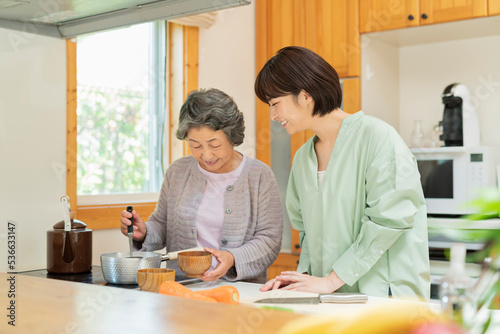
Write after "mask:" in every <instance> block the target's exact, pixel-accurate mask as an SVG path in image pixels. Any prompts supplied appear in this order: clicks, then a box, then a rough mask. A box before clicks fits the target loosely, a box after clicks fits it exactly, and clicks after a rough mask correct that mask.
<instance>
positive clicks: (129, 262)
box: [101, 247, 204, 284]
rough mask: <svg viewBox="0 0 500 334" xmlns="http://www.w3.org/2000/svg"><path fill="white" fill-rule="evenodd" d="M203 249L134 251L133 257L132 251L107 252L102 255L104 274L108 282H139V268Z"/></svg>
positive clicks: (151, 266) (156, 266)
mask: <svg viewBox="0 0 500 334" xmlns="http://www.w3.org/2000/svg"><path fill="white" fill-rule="evenodd" d="M203 250H204V249H203V247H196V248H189V249H185V250H181V251H178V252H170V253H167V254H160V253H156V252H133V254H132V255H133V257H131V256H130V252H119V253H106V254H102V255H101V270H102V275H103V276H104V279H105V280H106V282H108V283H113V284H137V270H139V269H146V268H160V265H161V262H162V261H168V260H176V259H177V254H179V253H180V252H185V251H203Z"/></svg>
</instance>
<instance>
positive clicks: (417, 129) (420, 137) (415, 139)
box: [411, 119, 424, 147]
mask: <svg viewBox="0 0 500 334" xmlns="http://www.w3.org/2000/svg"><path fill="white" fill-rule="evenodd" d="M423 144H424V131H423V130H422V121H421V120H419V119H417V120H415V124H414V125H413V131H412V133H411V146H412V147H423Z"/></svg>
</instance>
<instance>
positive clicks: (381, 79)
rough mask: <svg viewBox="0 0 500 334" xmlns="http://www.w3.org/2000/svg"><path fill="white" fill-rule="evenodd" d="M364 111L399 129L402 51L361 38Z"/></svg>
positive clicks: (380, 42) (376, 41) (362, 104)
mask: <svg viewBox="0 0 500 334" xmlns="http://www.w3.org/2000/svg"><path fill="white" fill-rule="evenodd" d="M361 45H363V48H362V50H361V55H362V57H361V68H362V71H363V75H362V80H361V107H362V108H361V109H362V110H363V112H364V113H366V114H370V115H373V116H376V117H378V118H380V119H382V120H384V121H386V122H387V123H389V124H391V125H392V126H394V127H395V128H396V129H397V128H398V126H399V113H397V112H395V110H398V109H399V94H400V92H399V48H398V47H397V46H394V45H390V44H387V43H385V42H383V41H379V40H376V39H371V38H367V37H366V36H362V43H361Z"/></svg>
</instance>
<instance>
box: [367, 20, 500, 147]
mask: <svg viewBox="0 0 500 334" xmlns="http://www.w3.org/2000/svg"><path fill="white" fill-rule="evenodd" d="M497 21H498V19H497V18H496V17H492V18H486V19H477V20H464V21H459V22H453V23H449V24H438V25H433V26H425V27H417V28H406V29H399V30H393V31H387V32H380V33H372V34H367V35H363V36H362V53H361V55H362V57H361V64H362V76H361V88H362V91H361V94H362V108H363V110H364V111H365V112H366V113H367V114H371V115H374V116H377V117H379V118H382V119H384V120H386V121H387V122H389V123H390V124H391V125H393V126H394V127H395V128H396V129H397V130H398V131H399V133H400V134H401V136H402V137H403V139H404V140H405V141H406V143H407V144H409V145H411V132H412V129H413V125H414V121H415V120H422V125H423V129H424V132H425V133H426V137H427V139H428V140H430V139H431V136H432V130H433V127H434V126H435V125H436V124H437V123H438V122H439V121H440V120H442V117H443V109H444V105H443V103H442V101H441V94H442V92H443V91H444V89H445V88H446V86H448V85H449V84H451V83H454V82H458V83H462V84H464V85H465V86H467V87H468V89H469V90H470V92H471V97H472V101H473V103H474V105H475V106H476V111H477V114H478V118H479V123H480V129H481V137H482V144H483V145H494V146H500V136H498V130H497V129H498V124H500V112H499V111H500V67H499V66H498V59H500V34H499V33H498V29H496V30H494V29H493V30H492V29H491V26H489V24H493V27H497V26H498V24H497ZM450 30H451V31H452V32H455V33H453V34H451V33H450ZM495 31H496V32H497V35H493V36H491V34H492V33H494V32H495ZM446 34H448V35H446ZM465 35H466V36H467V37H468V38H467V39H460V37H461V36H465ZM439 39H441V40H439ZM451 39H455V40H451ZM412 43H415V44H416V45H411V44H412ZM395 103H396V104H395ZM428 142H429V143H430V141H428ZM438 145H442V142H438Z"/></svg>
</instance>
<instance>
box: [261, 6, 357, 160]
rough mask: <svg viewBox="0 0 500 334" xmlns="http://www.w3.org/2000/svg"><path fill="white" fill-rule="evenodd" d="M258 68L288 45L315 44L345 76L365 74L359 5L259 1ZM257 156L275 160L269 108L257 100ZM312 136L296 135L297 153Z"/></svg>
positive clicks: (312, 45) (311, 47)
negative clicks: (271, 145)
mask: <svg viewBox="0 0 500 334" xmlns="http://www.w3.org/2000/svg"><path fill="white" fill-rule="evenodd" d="M255 4H256V42H257V44H256V65H257V72H259V71H260V69H261V68H262V67H263V66H264V64H265V63H266V61H267V60H268V59H269V58H271V57H272V56H274V55H275V54H276V52H277V51H278V50H279V49H281V48H282V47H285V46H288V45H298V46H304V47H306V48H309V49H311V50H313V51H315V52H316V53H318V54H319V55H321V56H322V57H323V58H324V59H325V60H326V61H328V62H329V63H330V64H332V65H333V67H334V68H335V69H336V70H337V72H338V74H339V76H340V77H341V78H347V77H359V76H360V73H361V68H360V66H361V65H360V64H361V62H360V36H359V29H358V27H359V8H358V5H359V3H358V2H357V1H352V0H351V1H350V0H256V1H255ZM256 125H257V152H256V154H257V158H258V159H259V160H261V161H264V162H266V163H267V164H269V165H270V164H271V149H270V142H271V130H270V119H269V106H267V105H266V104H264V103H262V102H260V101H258V102H257V124H256ZM311 136H312V132H311V131H305V132H303V133H298V134H295V135H293V136H292V139H291V142H292V143H291V150H292V156H293V154H294V153H295V151H296V150H297V149H298V148H299V147H300V146H302V144H304V143H305V141H306V140H307V139H308V138H310V137H311Z"/></svg>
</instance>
